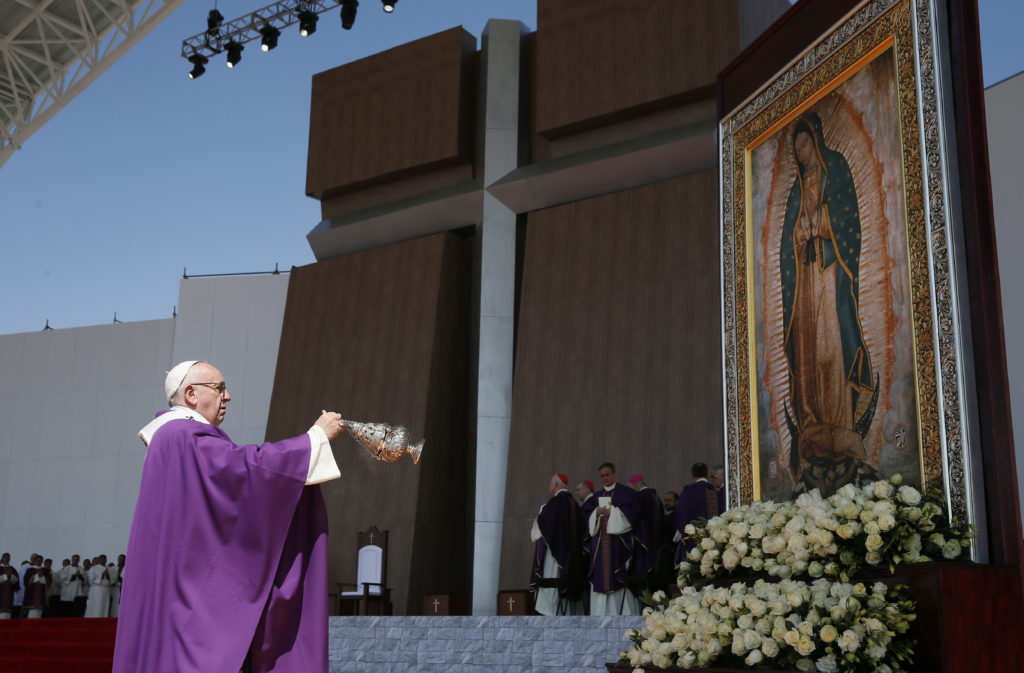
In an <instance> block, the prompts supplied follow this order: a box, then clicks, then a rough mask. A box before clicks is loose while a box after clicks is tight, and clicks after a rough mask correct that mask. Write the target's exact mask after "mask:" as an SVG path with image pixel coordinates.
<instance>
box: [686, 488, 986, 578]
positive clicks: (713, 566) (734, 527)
mask: <svg viewBox="0 0 1024 673" xmlns="http://www.w3.org/2000/svg"><path fill="white" fill-rule="evenodd" d="M902 482H903V480H902V478H901V477H900V475H894V476H893V477H891V478H890V479H888V480H884V481H876V482H872V483H869V484H865V485H864V486H862V487H859V488H858V487H856V486H853V485H852V484H847V485H846V486H843V487H842V488H840V489H839V490H838V491H837V492H836V493H835V494H833V495H832V496H830V497H828V498H822V497H821V495H820V494H819V493H818V491H816V490H815V491H811V492H810V493H803V494H801V495H800V496H799V497H798V498H797V499H796V500H795V501H789V502H783V503H775V502H770V501H769V502H755V503H752V504H750V505H744V506H742V507H736V508H733V509H731V510H728V511H727V512H724V513H722V514H721V515H720V516H717V517H714V518H713V519H711V520H710V521H699V522H696V523H695V524H691V525H690V526H688V527H687V537H688V538H689V539H691V540H693V541H694V543H695V544H694V547H693V549H691V550H690V552H689V553H688V555H687V560H686V561H684V562H683V563H681V564H680V565H679V586H680V588H683V587H687V586H693V587H700V586H703V585H705V584H707V583H709V582H712V581H714V580H716V579H721V578H726V577H742V576H750V575H752V574H754V573H759V572H767V573H768V574H769V575H770V576H773V577H778V578H781V579H787V578H790V577H799V576H809V577H811V578H817V577H835V578H838V579H841V580H843V581H849V579H850V578H851V577H852V576H853V575H854V573H856V571H857V570H858V569H859V568H860V567H862V566H864V565H874V566H877V565H888V566H889V567H890V569H893V568H895V566H896V565H897V564H899V563H903V562H908V563H918V562H923V561H930V560H933V559H940V558H942V559H956V558H960V557H961V556H963V555H965V554H966V553H967V549H968V548H969V546H970V539H971V537H972V530H973V529H972V527H971V526H969V525H967V524H966V523H964V522H955V521H954V522H950V521H949V520H948V519H947V518H946V516H945V501H944V500H943V497H942V492H941V490H939V489H938V488H937V487H936V488H932V489H929V490H928V491H927V492H926V493H925V494H922V493H920V492H919V491H918V490H917V489H916V488H914V487H913V486H909V485H906V484H903V483H902Z"/></svg>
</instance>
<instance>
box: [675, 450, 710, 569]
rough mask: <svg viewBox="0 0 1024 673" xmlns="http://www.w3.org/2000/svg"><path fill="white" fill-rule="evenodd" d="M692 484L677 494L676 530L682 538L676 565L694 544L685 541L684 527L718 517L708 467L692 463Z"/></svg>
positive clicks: (677, 549)
mask: <svg viewBox="0 0 1024 673" xmlns="http://www.w3.org/2000/svg"><path fill="white" fill-rule="evenodd" d="M690 476H691V477H693V482H692V483H690V484H687V485H686V486H685V487H684V488H683V490H682V492H681V493H680V494H679V506H678V507H677V508H676V528H677V529H678V530H679V534H680V536H681V537H682V538H683V539H682V541H681V542H680V543H679V546H678V547H677V548H676V563H679V562H681V561H685V560H686V553H687V552H688V551H690V549H692V548H693V545H694V544H695V543H694V542H693V541H692V540H687V539H686V531H685V528H686V526H687V525H688V524H689V523H690V522H692V521H696V520H697V519H711V518H714V517H716V516H718V493H717V492H716V491H715V487H714V486H713V485H712V484H711V483H710V482H709V481H708V466H707V465H705V464H704V463H694V464H693V468H692V469H691V470H690Z"/></svg>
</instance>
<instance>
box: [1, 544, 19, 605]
mask: <svg viewBox="0 0 1024 673" xmlns="http://www.w3.org/2000/svg"><path fill="white" fill-rule="evenodd" d="M19 586H20V585H19V583H18V571H17V570H15V568H14V566H12V565H11V555H10V554H7V553H4V555H3V556H0V615H3V616H2V617H0V619H9V618H10V616H11V611H12V608H13V607H14V594H15V593H16V592H17V591H18V587H19Z"/></svg>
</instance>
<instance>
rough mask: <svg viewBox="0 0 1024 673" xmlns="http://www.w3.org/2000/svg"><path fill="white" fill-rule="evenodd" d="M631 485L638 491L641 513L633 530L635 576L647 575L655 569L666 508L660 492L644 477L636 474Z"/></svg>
mask: <svg viewBox="0 0 1024 673" xmlns="http://www.w3.org/2000/svg"><path fill="white" fill-rule="evenodd" d="M629 484H630V486H632V487H633V490H635V491H636V502H637V509H638V510H639V513H638V514H637V525H636V527H635V528H634V529H633V574H634V575H646V574H647V573H648V572H650V570H651V568H653V567H654V559H655V558H656V557H657V555H658V547H659V546H661V542H662V538H663V537H664V529H665V508H664V506H663V505H662V504H661V498H660V497H659V496H658V492H657V491H656V490H654V489H653V488H651V487H649V486H648V485H647V482H645V481H644V478H643V476H641V475H639V474H634V475H633V476H632V477H630V478H629Z"/></svg>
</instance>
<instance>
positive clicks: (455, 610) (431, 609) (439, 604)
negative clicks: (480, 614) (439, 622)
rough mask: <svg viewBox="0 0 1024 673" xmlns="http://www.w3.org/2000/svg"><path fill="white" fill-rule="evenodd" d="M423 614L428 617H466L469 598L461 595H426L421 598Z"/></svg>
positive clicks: (468, 611)
mask: <svg viewBox="0 0 1024 673" xmlns="http://www.w3.org/2000/svg"><path fill="white" fill-rule="evenodd" d="M423 614H424V615H426V616H428V617H453V616H458V615H462V616H467V615H469V614H470V609H469V597H468V596H465V595H463V594H455V595H452V594H428V595H426V596H424V597H423Z"/></svg>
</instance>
